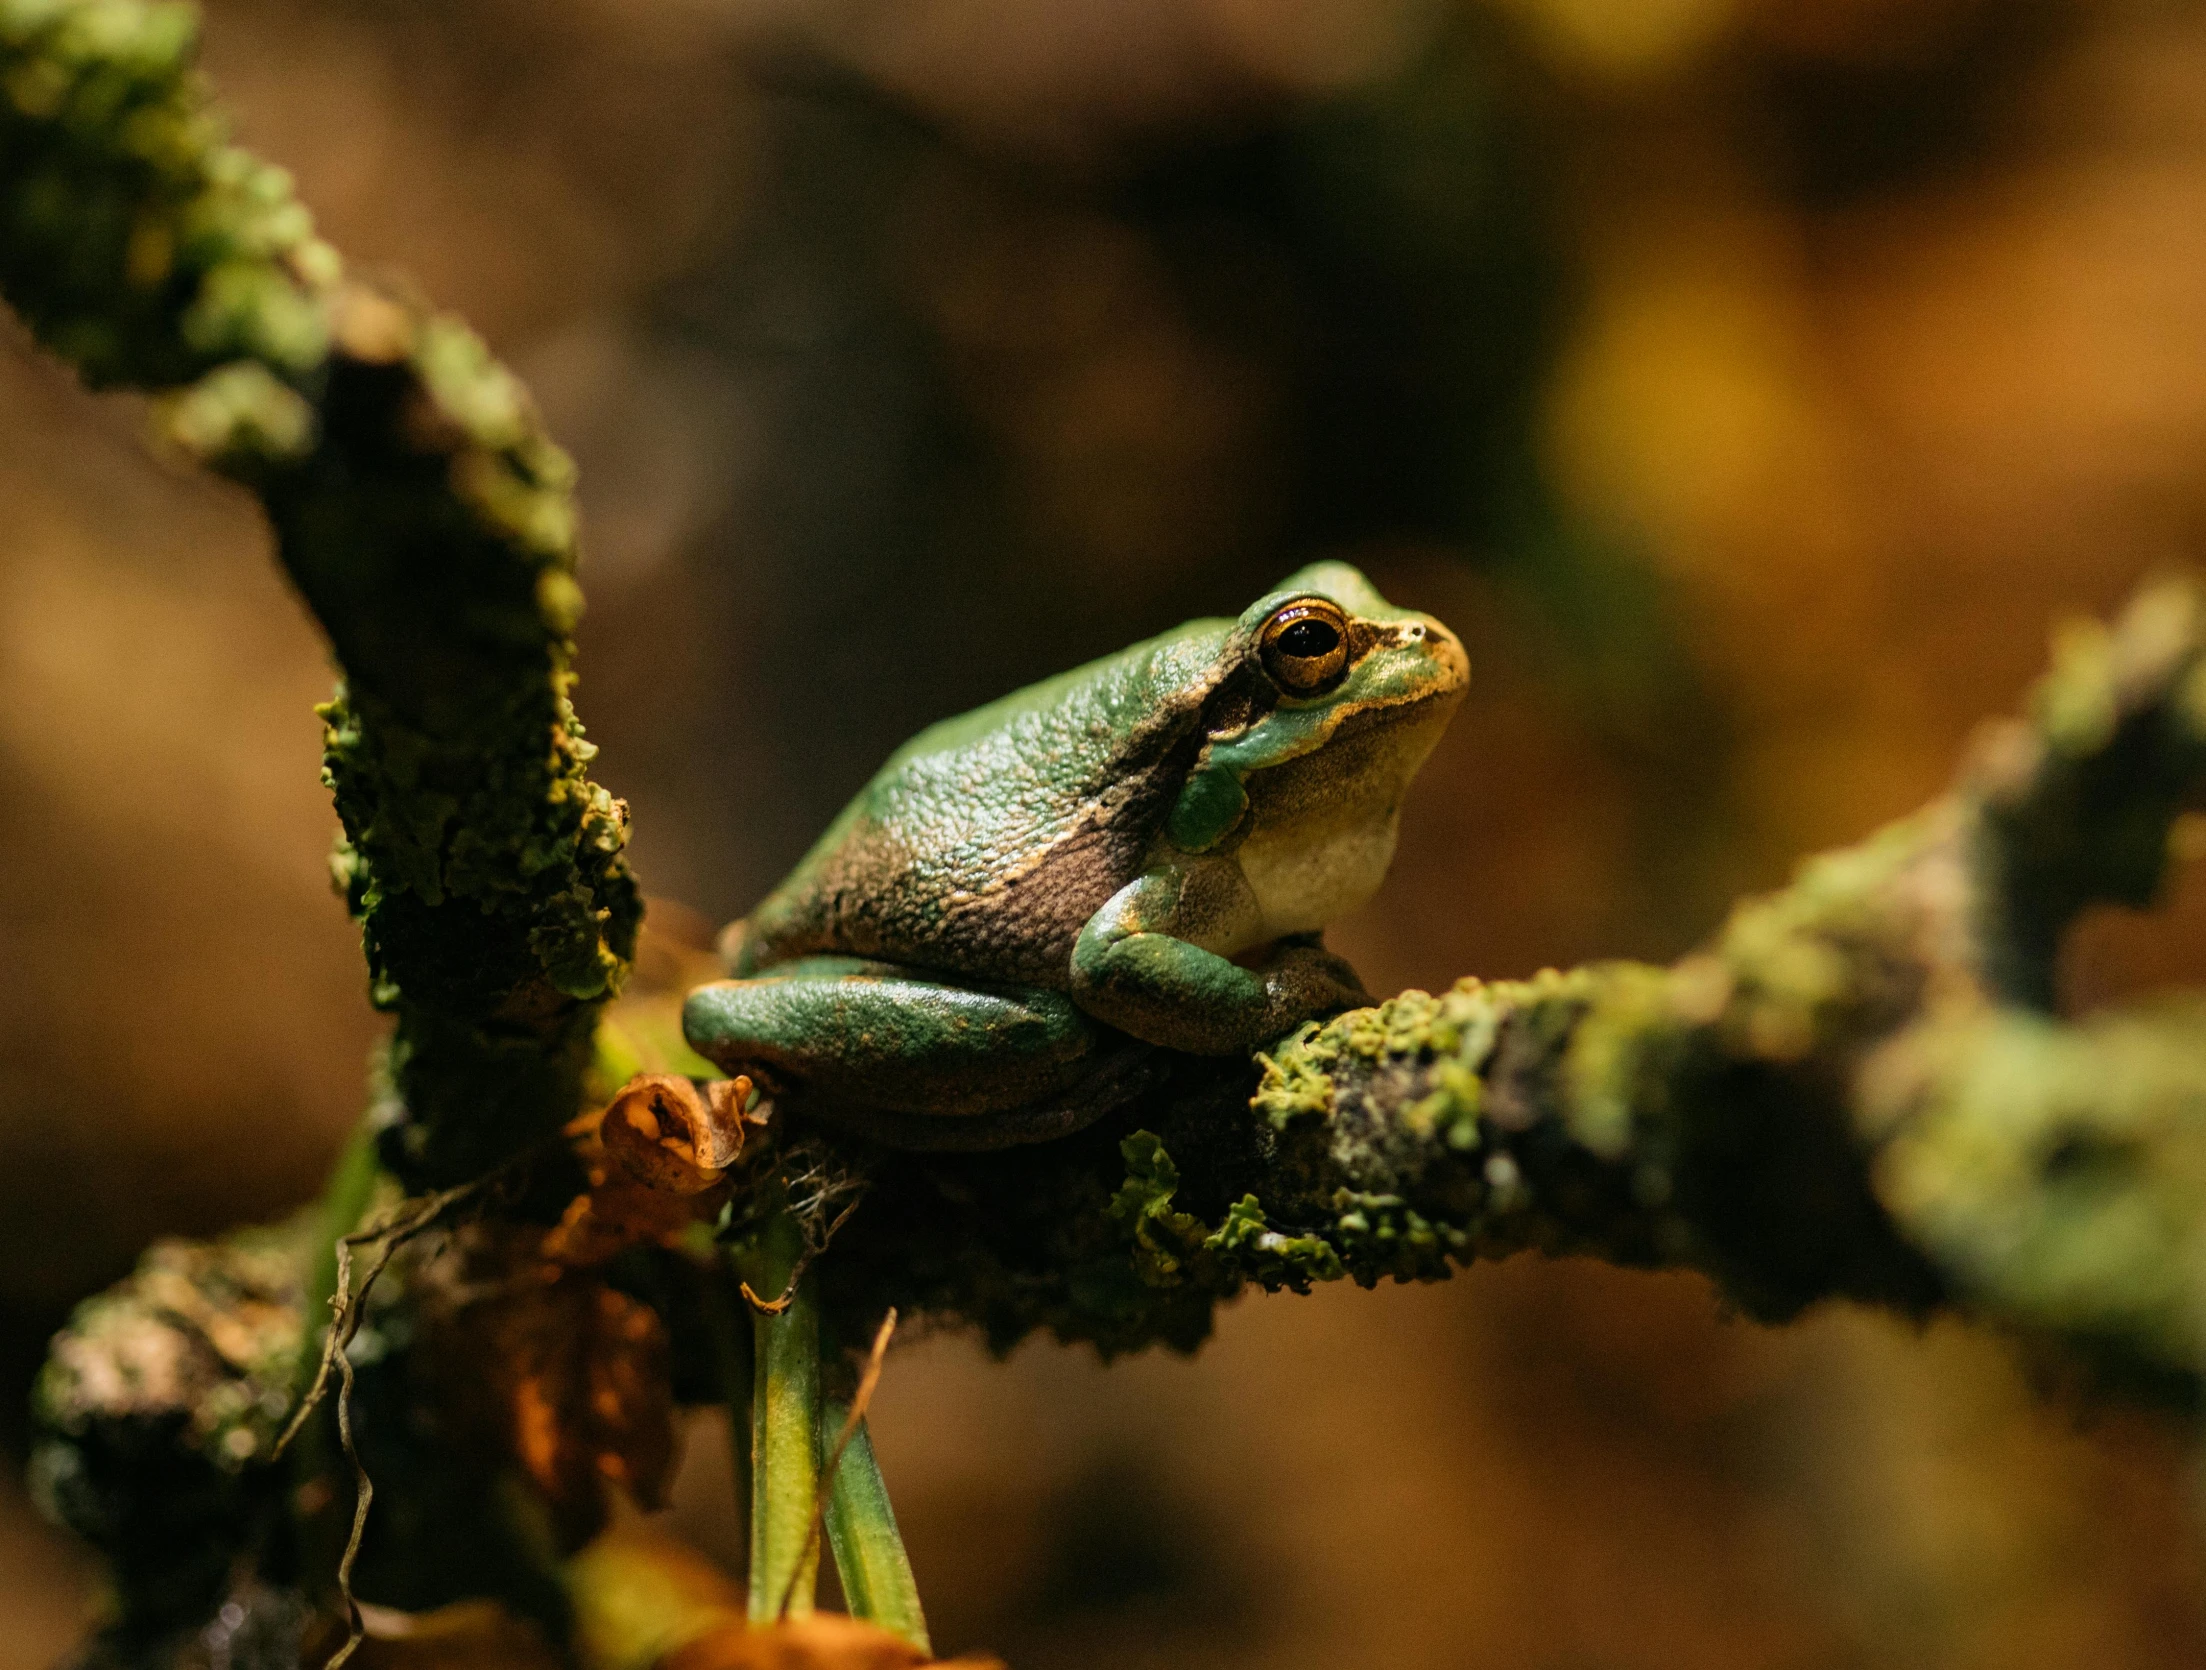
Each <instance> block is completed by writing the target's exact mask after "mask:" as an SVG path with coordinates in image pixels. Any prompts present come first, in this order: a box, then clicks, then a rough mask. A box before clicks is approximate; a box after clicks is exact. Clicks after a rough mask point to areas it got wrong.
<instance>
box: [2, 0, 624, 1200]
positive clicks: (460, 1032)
mask: <svg viewBox="0 0 2206 1670" xmlns="http://www.w3.org/2000/svg"><path fill="white" fill-rule="evenodd" d="M195 39H196V13H195V12H194V11H193V10H192V9H191V8H189V7H186V6H181V5H164V4H151V5H149V4H143V3H141V0H0V292H4V293H5V295H6V297H7V300H8V301H9V302H10V303H11V304H12V305H13V306H14V307H15V308H16V310H17V311H18V312H19V313H20V314H21V315H22V317H23V318H24V319H25V321H26V322H28V323H29V325H30V326H31V328H32V329H33V330H34V331H35V332H36V333H37V335H38V337H39V339H40V340H41V341H42V342H44V343H45V344H46V345H47V346H48V347H49V348H51V349H52V350H53V351H54V352H55V353H57V354H59V355H60V356H62V357H63V358H64V359H66V360H68V361H69V362H70V363H71V364H73V365H74V366H75V367H76V368H77V369H78V370H79V372H80V373H81V374H82V375H83V376H84V377H85V379H86V380H87V381H88V382H90V383H91V384H93V385H94V386H95V387H103V388H104V387H119V388H134V389H140V390H145V391H148V392H151V393H153V394H154V395H155V396H156V399H157V411H158V413H159V416H160V419H161V422H162V425H163V428H164V430H165V432H166V433H167V435H168V437H169V438H170V439H171V440H172V441H173V443H174V444H175V445H176V446H178V447H179V448H181V449H182V450H183V451H184V452H185V453H187V454H188V455H190V456H192V457H194V458H196V459H198V460H200V461H202V462H204V463H206V464H208V465H209V466H211V467H212V468H215V469H217V470H220V471H222V472H223V473H225V474H227V475H229V476H232V477H233V478H235V479H237V480H239V481H241V482H243V483H244V484H245V485H246V486H248V487H249V488H251V489H252V490H253V491H254V492H255V493H256V494H258V496H259V497H260V499H261V502H262V503H263V504H264V505H265V506H266V508H267V511H268V516H269V521H270V523H271V525H272V527H273V528H274V531H275V536H276V543H277V548H278V551H279V553H280V554H281V557H282V559H283V563H284V566H285V568H286V569H287V571H288V572H289V574H290V576H291V578H292V580H293V582H294V583H295V584H296V585H297V587H298V589H299V591H300V593H301V595H302V596H303V597H304V598H305V600H306V602H307V604H308V606H309V607H310V608H311V609H312V610H313V611H314V613H315V615H316V617H317V618H318V619H319V620H320V621H321V623H322V626H323V628H324V630H325V631H327V633H328V634H329V638H330V642H331V645H332V647H333V648H334V650H335V652H336V655H337V659H338V661H339V663H340V665H341V667H342V670H343V675H344V681H343V683H342V685H341V686H340V688H339V690H338V693H337V695H336V697H335V699H334V700H333V701H331V702H330V703H329V704H328V705H327V706H326V707H325V708H323V709H322V716H323V719H324V722H325V725H326V731H325V737H324V742H325V752H324V770H325V777H326V779H327V781H328V782H329V784H330V786H331V788H332V789H333V790H334V792H335V796H336V802H337V810H338V814H339V816H340V818H341V819H342V821H343V824H344V830H345V841H344V844H343V845H342V846H341V847H340V849H339V851H338V854H337V856H336V859H335V864H334V867H335V870H336V875H337V879H338V882H339V884H340V885H341V887H342V888H343V890H344V893H345V895H346V898H347V900H348V901H349V903H350V905H351V907H352V909H353V911H354V913H355V914H356V915H357V916H358V917H359V918H360V922H361V927H362V934H363V939H364V942H365V946H366V950H367V955H368V961H369V966H370V973H371V980H372V991H373V995H374V999H375V1001H376V1003H377V1004H378V1005H379V1006H381V1007H383V1008H386V1009H389V1010H392V1011H395V1013H396V1014H397V1017H398V1029H397V1034H396V1038H395V1041H394V1044H393V1049H392V1056H391V1074H392V1079H393V1083H394V1085H395V1087H396V1089H397V1091H398V1093H399V1094H398V1098H397V1104H396V1105H397V1106H398V1107H399V1108H400V1109H402V1116H401V1119H400V1122H399V1126H398V1129H397V1130H396V1131H395V1132H394V1135H393V1140H392V1141H391V1143H390V1144H389V1145H388V1148H387V1152H388V1155H389V1157H390V1158H391V1160H392V1161H393V1163H394V1164H395V1165H396V1166H397V1167H398V1168H399V1169H400V1171H401V1172H402V1173H403V1174H404V1175H405V1176H407V1177H408V1179H409V1180H410V1181H413V1182H416V1183H421V1184H431V1183H445V1182H452V1181H456V1180H458V1179H460V1178H463V1177H466V1176H471V1175H474V1174H476V1173H478V1172H480V1171H481V1170H483V1169H484V1168H485V1167H486V1166H488V1165H490V1164H492V1163H494V1162H495V1161H496V1160H498V1159H499V1158H502V1157H503V1156H504V1155H505V1154H507V1153H509V1152H511V1151H512V1150H513V1149H515V1148H516V1147H518V1146H521V1145H523V1144H525V1143H527V1142H528V1141H530V1140H532V1139H533V1138H536V1137H539V1136H541V1135H543V1134H545V1133H546V1132H548V1131H551V1130H554V1129H556V1128H557V1126H558V1125H559V1124H560V1123H561V1122H562V1121H563V1120H564V1119H566V1118H567V1117H568V1116H569V1115H570V1114H572V1113H573V1111H574V1109H575V1107H576V1105H577V1102H578V1100H579V1095H580V1084H581V1074H582V1070H583V1066H584V1064H585V1060H586V1057H587V1052H588V1046H589V1039H590V1032H591V1027H592V1025H593V1022H594V1018H595V1014H596V1010H597V1007H598V1006H599V1005H600V1004H601V1003H602V1002H603V1001H604V1000H605V999H606V998H607V997H609V996H610V995H611V994H612V993H614V992H615V991H617V990H618V988H619V985H620V982H621V979H622V977H623V974H624V973H625V970H626V968H627V965H628V962H629V960H630V958H631V957H632V955H633V952H634V946H635V934H636V927H637V923H638V921H639V919H640V917H641V902H640V899H639V896H638V894H637V891H636V886H635V882H634V879H633V877H632V876H631V875H630V873H629V870H628V867H627V863H626V860H625V858H624V856H623V847H624V845H625V842H626V838H627V828H626V822H627V814H626V811H625V808H624V807H623V806H622V805H621V804H620V803H619V802H617V801H615V800H613V799H612V797H611V796H609V795H608V794H607V793H606V792H605V791H604V790H603V789H601V788H599V787H598V786H597V785H596V784H594V783H592V782H591V781H590V780H589V776H588V770H587V768H588V763H589V760H590V757H591V754H592V752H593V750H592V749H591V747H590V745H589V743H588V742H586V741H585V740H584V738H583V733H582V727H581V725H580V724H579V722H578V721H577V720H576V718H575V715H574V710H573V707H572V705H571V704H570V701H569V695H570V691H571V687H572V679H573V675H572V672H571V660H572V654H573V645H572V641H571V633H572V631H573V628H574V625H575V622H576V620H577V618H578V616H579V615H580V612H581V606H582V599H581V593H580V591H579V589H578V588H577V587H576V585H575V581H574V560H575V532H574V514H573V506H572V501H571V496H570V494H571V488H572V482H573V470H572V467H571V466H570V465H569V463H568V461H567V459H566V457H565V455H564V454H562V453H561V452H560V451H559V449H558V448H557V447H556V446H554V445H553V444H552V442H551V441H550V439H549V438H548V437H547V436H546V435H545V433H544V431H543V429H542V426H541V425H540V424H539V422H538V421H537V419H536V416H535V414H534V412H533V410H532V408H531V407H530V404H529V402H528V399H527V396H526V394H525V392H524V391H523V390H522V388H521V386H520V385H519V383H518V382H516V381H515V379H514V378H513V377H512V376H511V374H510V373H508V372H507V371H506V370H505V369H504V368H503V367H502V366H500V365H499V364H498V363H497V362H496V361H495V360H494V359H493V358H492V357H491V356H490V354H489V353H488V351H487V350H486V349H485V348H484V347H483V345H482V343H481V342H480V341H479V340H478V339H477V338H476V337H475V336H473V335H472V334H471V333H470V332H469V331H468V330H467V329H466V328H465V327H464V326H462V325H460V324H459V323H457V322H456V321H454V320H451V319H447V318H442V317H438V316H435V315H433V314H430V313H429V312H428V311H426V310H425V309H424V308H423V307H422V306H420V305H419V304H418V303H416V302H414V301H413V300H411V299H410V298H407V297H404V296H401V295H395V294H391V293H388V292H386V291H382V290H378V289H376V288H374V287H371V286H368V285H365V284H362V283H359V282H356V281H354V280H351V279H348V278H347V277H346V276H345V274H344V271H343V263H342V262H341V261H340V259H339V258H338V256H337V254H336V252H335V251H334V250H332V249H331V248H330V247H329V246H328V245H327V244H326V243H323V242H321V241H320V240H319V239H317V238H316V237H315V236H314V230H313V223H312V220H311V218H310V217H309V216H308V214H307V212H306V210H305V209H304V208H303V207H302V206H301V205H300V204H299V203H298V202H297V200H296V199H295V198H294V197H293V195H292V191H291V184H290V180H289V177H288V176H287V175H286V174H284V172H283V171H282V170H281V169H277V168H272V167H270V166H268V165H267V164H265V163H261V162H259V161H256V160H255V159H253V158H252V157H250V156H248V155H247V154H246V153H244V152H243V151H240V150H238V149H236V148H234V147H232V146H230V145H229V144H227V143H226V141H225V138H224V132H223V125H222V122H221V119H220V117H219V115H218V114H217V113H216V112H215V111H214V109H213V108H212V106H211V104H210V102H209V98H208V95H207V92H206V90H205V88H204V86H203V85H202V84H201V82H200V80H199V78H198V77H197V75H196V74H195V73H194V71H193V70H192V68H191V61H192V56H193V51H194V47H195Z"/></svg>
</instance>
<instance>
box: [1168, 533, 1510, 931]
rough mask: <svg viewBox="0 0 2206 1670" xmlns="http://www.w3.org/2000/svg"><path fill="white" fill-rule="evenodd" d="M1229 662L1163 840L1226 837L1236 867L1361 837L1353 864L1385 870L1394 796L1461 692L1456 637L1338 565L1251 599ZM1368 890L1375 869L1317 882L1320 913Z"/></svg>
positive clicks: (1315, 568)
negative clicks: (1224, 694) (1227, 698)
mask: <svg viewBox="0 0 2206 1670" xmlns="http://www.w3.org/2000/svg"><path fill="white" fill-rule="evenodd" d="M1226 654H1227V655H1228V657H1229V658H1233V659H1236V660H1238V661H1239V663H1240V669H1241V676H1240V677H1239V679H1238V680H1236V681H1234V686H1233V688H1234V700H1233V701H1232V702H1231V704H1230V705H1222V706H1221V707H1220V709H1219V710H1218V711H1217V712H1216V714H1215V722H1214V723H1213V724H1212V726H1211V728H1210V736H1209V740H1208V744H1207V746H1206V747H1205V748H1204V751H1203V755H1202V759H1201V761H1200V763H1199V764H1198V766H1197V768H1196V770H1195V771H1194V773H1193V774H1192V775H1191V776H1190V778H1189V780H1188V782H1187V784H1186V786H1185V787H1184V789H1183V790H1182V792H1181V794H1180V797H1179V801H1178V803H1177V804H1176V805H1175V806H1174V808H1173V811H1172V816H1171V820H1170V823H1169V825H1168V829H1167V833H1168V834H1169V836H1170V838H1171V840H1172V841H1173V843H1174V844H1175V845H1177V846H1179V847H1180V848H1182V849H1183V850H1186V851H1195V852H1200V851H1208V850H1213V849H1216V848H1218V847H1220V846H1221V844H1222V843H1225V842H1226V841H1227V840H1228V839H1229V838H1230V839H1233V840H1234V841H1235V842H1236V844H1237V845H1238V846H1240V847H1241V848H1242V849H1243V850H1244V855H1245V856H1244V867H1246V863H1247V861H1248V859H1250V858H1255V857H1257V856H1258V854H1256V853H1248V852H1247V851H1246V849H1247V848H1248V847H1249V846H1250V845H1251V844H1253V845H1255V846H1256V847H1257V848H1258V849H1259V852H1262V851H1264V850H1270V851H1274V852H1279V851H1289V850H1291V851H1294V852H1296V853H1299V854H1301V855H1303V856H1305V857H1307V858H1309V859H1310V860H1311V861H1313V862H1315V861H1316V860H1317V858H1318V855H1320V854H1321V853H1324V852H1333V853H1335V854H1336V855H1338V854H1339V853H1340V852H1341V851H1342V850H1343V843H1344V842H1347V843H1350V844H1355V843H1360V844H1361V847H1360V850H1361V853H1362V856H1361V857H1360V858H1359V859H1358V861H1357V863H1358V867H1359V869H1360V870H1365V871H1368V870H1371V867H1372V865H1373V864H1375V865H1376V867H1377V871H1379V872H1383V870H1384V868H1385V862H1386V858H1387V857H1389V856H1391V854H1392V851H1393V828H1394V819H1395V815H1396V813H1397V811H1398V810H1399V808H1400V804H1401V798H1402V793H1403V790H1404V789H1406V788H1407V787H1408V785H1409V780H1410V778H1411V777H1413V776H1414V775H1415V774H1416V771H1417V768H1418V767H1419V766H1421V765H1422V764H1424V761H1425V756H1426V755H1428V754H1429V753H1431V752H1432V747H1433V744H1434V743H1436V742H1437V741H1439V739H1440V733H1441V732H1442V731H1443V730H1444V729H1445V728H1446V727H1447V723H1448V720H1449V719H1450V718H1451V717H1452V716H1453V715H1454V713H1455V710H1456V708H1457V706H1458V705H1460V703H1461V702H1462V700H1463V692H1464V690H1465V688H1466V687H1467V686H1468V684H1469V681H1470V662H1469V660H1468V659H1467V658H1466V657H1465V655H1464V653H1463V645H1462V643H1461V642H1460V641H1459V640H1458V639H1457V638H1456V636H1455V634H1454V633H1452V632H1450V631H1449V630H1448V629H1447V628H1446V627H1445V626H1442V625H1441V624H1440V623H1439V622H1438V621H1436V620H1434V619H1433V618H1432V617H1431V616H1430V615H1422V614H1418V613H1416V612H1415V611H1414V610H1408V609H1398V608H1396V607H1395V606H1394V605H1393V604H1391V603H1389V602H1387V600H1386V599H1385V598H1383V597H1381V596H1380V595H1379V593H1378V591H1377V590H1376V589H1375V588H1374V587H1373V586H1372V584H1371V582H1370V581H1369V580H1366V579H1365V578H1364V577H1363V576H1362V575H1361V574H1360V573H1358V572H1357V571H1356V570H1355V569H1353V568H1351V567H1349V566H1348V565H1347V564H1346V563H1339V562H1326V563H1315V564H1312V565H1311V566H1310V567H1308V568H1305V569H1302V570H1300V571H1299V572H1297V573H1294V574H1291V575H1289V576H1288V577H1287V579H1286V580H1285V581H1284V582H1283V583H1282V584H1281V585H1280V587H1279V589H1278V590H1276V591H1273V592H1271V593H1269V594H1267V595H1266V596H1264V597H1262V598H1260V599H1258V600H1257V601H1256V602H1255V603H1254V604H1252V605H1250V607H1249V608H1248V609H1247V610H1246V611H1245V612H1244V613H1243V614H1242V616H1241V618H1240V619H1239V620H1238V621H1237V622H1236V623H1235V625H1234V630H1233V633H1232V635H1231V637H1230V639H1229V641H1228V645H1227V649H1226ZM1350 832H1356V833H1354V834H1353V835H1351V833H1350ZM1366 884H1368V885H1366ZM1377 884H1378V882H1377V873H1376V872H1374V873H1371V874H1368V875H1359V876H1358V877H1357V878H1356V879H1355V881H1354V882H1353V883H1352V884H1351V883H1350V882H1349V881H1347V880H1346V879H1341V880H1340V882H1339V885H1337V886H1334V885H1331V884H1328V888H1327V889H1325V891H1327V892H1328V898H1327V900H1326V901H1325V908H1326V909H1334V908H1345V907H1346V905H1347V904H1351V903H1354V902H1356V899H1355V898H1353V897H1348V895H1351V894H1354V895H1359V896H1360V894H1362V893H1366V892H1368V891H1369V888H1370V887H1375V886H1377ZM1315 909H1317V906H1316V905H1314V904H1313V905H1312V906H1311V907H1310V910H1287V911H1285V912H1284V913H1283V920H1285V919H1286V918H1294V917H1300V916H1303V915H1308V914H1311V911H1314V910H1315ZM1267 914H1269V913H1267ZM1319 920H1320V921H1322V916H1321V917H1320V918H1319ZM1317 925H1318V922H1311V923H1309V924H1307V926H1308V927H1310V928H1314V927H1316V926H1317ZM1282 931H1299V929H1297V928H1282Z"/></svg>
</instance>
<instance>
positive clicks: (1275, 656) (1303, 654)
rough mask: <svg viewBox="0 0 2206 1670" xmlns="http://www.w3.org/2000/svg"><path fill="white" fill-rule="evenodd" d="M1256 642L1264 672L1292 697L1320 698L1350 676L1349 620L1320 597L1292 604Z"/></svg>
mask: <svg viewBox="0 0 2206 1670" xmlns="http://www.w3.org/2000/svg"><path fill="white" fill-rule="evenodd" d="M1257 642H1258V645H1259V647H1260V650H1261V653H1262V657H1263V662H1264V671H1265V672H1267V673H1269V674H1270V675H1271V679H1272V682H1273V683H1274V684H1276V685H1278V686H1279V688H1280V689H1281V690H1283V691H1285V692H1286V693H1287V694H1288V695H1290V696H1322V695H1323V694H1324V693H1325V692H1326V691H1328V690H1330V689H1332V688H1333V686H1334V685H1336V684H1338V683H1340V681H1341V680H1342V679H1343V678H1344V677H1346V676H1347V673H1348V619H1347V617H1346V616H1345V615H1343V614H1342V613H1341V612H1340V610H1339V609H1337V608H1335V607H1334V606H1333V605H1332V603H1330V602H1328V601H1327V600H1326V599H1324V598H1322V597H1310V598H1303V599H1300V600H1298V601H1296V602H1293V603H1290V604H1288V605H1287V606H1286V607H1285V608H1284V609H1281V610H1280V611H1279V612H1278V613H1277V614H1275V615H1273V616H1272V618H1271V619H1270V620H1268V621H1266V622H1265V623H1264V630H1263V631H1262V632H1261V633H1260V634H1258V638H1257Z"/></svg>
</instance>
